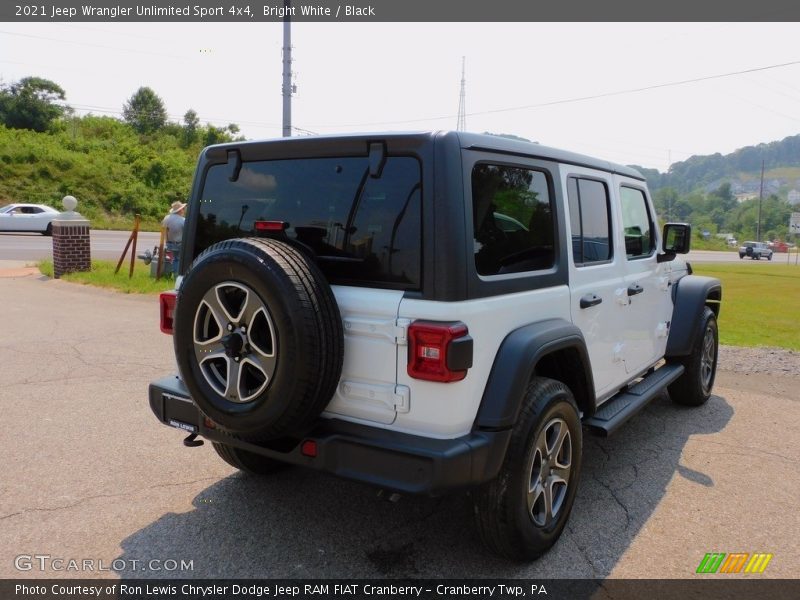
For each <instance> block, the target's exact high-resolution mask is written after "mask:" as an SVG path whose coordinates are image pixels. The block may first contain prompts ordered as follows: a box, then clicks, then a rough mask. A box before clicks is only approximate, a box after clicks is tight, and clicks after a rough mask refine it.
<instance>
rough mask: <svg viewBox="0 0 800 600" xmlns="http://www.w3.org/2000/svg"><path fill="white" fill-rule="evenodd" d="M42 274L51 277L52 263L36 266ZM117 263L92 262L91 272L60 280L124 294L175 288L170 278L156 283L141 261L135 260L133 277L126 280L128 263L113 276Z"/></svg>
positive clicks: (66, 276) (44, 262)
mask: <svg viewBox="0 0 800 600" xmlns="http://www.w3.org/2000/svg"><path fill="white" fill-rule="evenodd" d="M37 266H38V267H39V270H40V271H41V272H42V274H44V275H47V276H48V277H52V276H53V261H52V260H43V261H41V262H40V263H39V264H38V265H37ZM116 268H117V263H116V262H112V261H110V260H93V261H92V270H91V271H86V272H80V273H69V274H67V275H62V276H61V279H63V280H65V281H72V282H74V283H83V284H85V285H95V286H98V287H104V288H110V289H114V290H117V291H120V292H124V293H125V294H157V293H159V292H163V291H166V290H171V289H173V288H174V287H175V280H174V279H172V278H163V277H162V278H161V279H160V280H158V281H156V280H155V278H154V277H150V266H149V265H145V264H144V263H143V262H142V261H141V260H138V259H137V260H136V263H135V266H134V268H133V277H131V278H128V271H129V269H130V262H129V261H125V263H124V264H123V265H122V267H120V270H119V273H117V274H116V275H115V274H114V269H116Z"/></svg>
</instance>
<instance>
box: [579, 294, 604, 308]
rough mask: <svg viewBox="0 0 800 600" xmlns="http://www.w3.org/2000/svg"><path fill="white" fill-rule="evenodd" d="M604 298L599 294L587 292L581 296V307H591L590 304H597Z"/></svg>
mask: <svg viewBox="0 0 800 600" xmlns="http://www.w3.org/2000/svg"><path fill="white" fill-rule="evenodd" d="M602 301H603V299H602V298H601V297H600V296H598V295H597V294H586V295H585V296H584V297H583V298H581V308H589V307H590V306H597V305H598V304H600V303H601V302H602Z"/></svg>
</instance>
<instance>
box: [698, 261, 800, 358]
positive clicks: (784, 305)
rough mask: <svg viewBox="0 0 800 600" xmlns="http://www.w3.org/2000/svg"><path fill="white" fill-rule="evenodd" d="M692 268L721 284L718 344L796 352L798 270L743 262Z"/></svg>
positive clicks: (799, 315) (799, 306) (798, 342)
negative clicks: (773, 347) (784, 349)
mask: <svg viewBox="0 0 800 600" xmlns="http://www.w3.org/2000/svg"><path fill="white" fill-rule="evenodd" d="M775 256H776V258H777V257H778V256H784V255H780V254H776V255H775ZM792 259H794V257H792ZM774 260H775V258H773V261H774ZM692 268H693V269H694V272H695V273H696V274H697V275H708V276H710V277H717V278H719V279H720V280H721V281H722V311H721V313H720V319H719V338H720V343H722V344H730V345H733V346H778V347H781V348H789V349H791V350H800V302H798V299H800V266H795V265H794V264H790V265H786V264H783V265H781V264H778V265H775V264H769V263H767V262H763V263H758V262H751V261H747V262H746V263H743V264H730V265H728V264H725V265H723V264H700V263H694V264H693V265H692Z"/></svg>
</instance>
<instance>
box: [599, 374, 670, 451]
mask: <svg viewBox="0 0 800 600" xmlns="http://www.w3.org/2000/svg"><path fill="white" fill-rule="evenodd" d="M683 371H684V367H683V365H679V364H666V365H664V366H662V367H660V368H659V369H656V370H655V371H653V372H652V373H651V374H650V375H648V376H647V377H645V378H644V379H642V380H641V381H640V382H639V383H637V384H636V385H634V386H633V387H630V388H628V389H627V390H626V391H624V392H622V393H620V394H617V395H616V396H614V397H613V398H611V399H610V400H608V401H606V402H604V403H603V404H602V405H601V406H600V408H599V409H598V410H597V412H596V413H595V414H594V415H593V416H591V417H589V418H588V419H585V420H584V421H583V423H584V425H586V426H587V427H588V428H589V430H590V431H591V432H592V433H594V434H596V435H600V436H603V437H607V436H609V435H611V434H612V433H614V432H615V431H616V430H617V429H619V428H620V427H621V426H622V425H623V424H624V423H625V422H626V421H627V420H628V419H630V418H631V417H633V416H634V415H636V414H637V413H638V412H639V411H640V410H642V409H643V408H644V407H645V406H647V404H648V403H649V402H650V401H651V400H653V399H654V398H656V397H657V396H658V395H659V394H661V392H663V391H664V389H665V388H666V387H667V386H668V385H669V384H670V383H672V382H673V381H675V380H676V379H677V378H678V377H680V376H681V374H682V373H683Z"/></svg>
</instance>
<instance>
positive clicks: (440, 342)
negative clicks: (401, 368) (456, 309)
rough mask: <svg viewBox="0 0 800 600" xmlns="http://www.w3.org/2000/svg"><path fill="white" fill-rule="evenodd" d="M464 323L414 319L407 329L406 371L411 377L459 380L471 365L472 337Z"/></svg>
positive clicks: (431, 379) (430, 379)
mask: <svg viewBox="0 0 800 600" xmlns="http://www.w3.org/2000/svg"><path fill="white" fill-rule="evenodd" d="M468 333H469V330H468V329H467V326H466V325H464V323H460V322H459V323H436V322H431V321H415V322H414V323H412V324H411V326H410V327H409V328H408V374H409V376H411V377H413V378H414V379H425V380H428V381H440V382H451V381H461V380H462V379H464V377H466V376H467V370H468V369H469V368H470V367H471V366H472V338H471V337H469V335H467V334H468Z"/></svg>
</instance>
